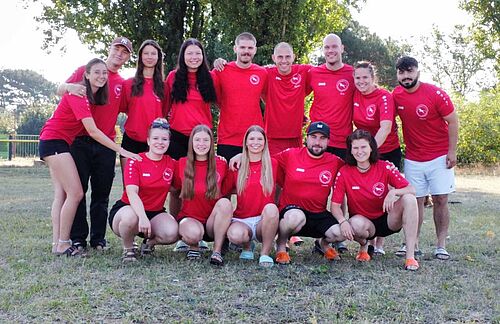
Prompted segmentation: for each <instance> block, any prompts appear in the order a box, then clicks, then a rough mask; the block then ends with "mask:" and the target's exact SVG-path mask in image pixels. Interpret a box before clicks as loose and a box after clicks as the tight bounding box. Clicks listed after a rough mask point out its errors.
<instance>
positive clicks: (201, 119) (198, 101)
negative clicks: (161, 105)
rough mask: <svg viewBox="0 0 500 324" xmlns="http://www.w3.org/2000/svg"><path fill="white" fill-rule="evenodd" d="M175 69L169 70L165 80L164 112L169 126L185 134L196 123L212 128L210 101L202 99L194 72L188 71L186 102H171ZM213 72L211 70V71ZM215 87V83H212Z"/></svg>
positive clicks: (188, 133) (187, 133)
mask: <svg viewBox="0 0 500 324" xmlns="http://www.w3.org/2000/svg"><path fill="white" fill-rule="evenodd" d="M175 73H176V70H173V71H170V73H169V74H168V76H167V79H166V80H165V98H166V100H165V106H166V108H165V112H166V114H167V116H169V122H170V127H172V129H173V130H176V131H178V132H180V133H182V134H184V135H186V136H189V135H191V131H192V130H193V128H194V127H195V126H197V125H200V124H203V125H206V126H208V127H210V128H212V113H211V112H210V103H207V102H205V101H203V97H202V96H201V93H200V91H199V90H198V87H197V85H196V72H188V84H189V88H188V93H187V100H186V102H173V101H172V98H171V93H172V88H173V84H174V80H175ZM211 73H213V72H211ZM214 87H215V85H214Z"/></svg>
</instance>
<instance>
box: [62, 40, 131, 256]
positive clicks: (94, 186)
mask: <svg viewBox="0 0 500 324" xmlns="http://www.w3.org/2000/svg"><path fill="white" fill-rule="evenodd" d="M130 53H132V43H131V42H130V40H129V39H127V38H125V37H117V38H115V39H114V40H113V42H112V43H111V45H110V47H109V52H108V57H107V59H106V67H107V68H108V90H109V96H108V102H107V103H106V104H104V105H99V106H96V105H91V106H90V109H91V112H92V118H94V121H95V124H96V126H97V128H99V129H100V130H102V132H103V133H104V134H106V136H108V137H109V138H110V139H111V140H113V141H114V140H115V136H116V133H115V125H116V119H117V118H118V113H119V111H120V101H121V94H122V84H123V81H124V80H123V78H122V77H121V76H120V74H119V73H118V71H119V70H120V69H121V67H122V66H123V64H125V63H126V62H127V61H128V60H129V58H130ZM84 73H85V66H81V67H79V68H78V69H76V71H75V72H73V74H72V75H71V76H70V77H69V78H68V79H67V80H66V83H62V84H61V85H60V86H59V88H58V91H57V93H58V95H60V96H63V95H64V94H65V93H66V92H68V93H71V94H72V95H75V96H80V97H82V96H83V95H84V94H85V91H86V89H85V86H84V85H82V83H81V81H82V79H83V75H84ZM70 151H71V156H72V157H73V159H74V160H75V164H76V168H77V169H78V175H79V176H80V182H81V183H82V188H83V193H84V195H83V198H82V200H81V201H80V204H79V205H78V208H77V210H76V214H75V219H74V221H73V226H72V227H71V235H70V237H71V241H72V243H73V245H74V246H75V247H77V248H79V249H81V250H85V249H86V248H87V237H88V236H89V224H88V222H87V201H86V199H85V194H86V193H87V190H88V187H89V181H90V186H91V196H90V199H91V200H90V209H89V214H90V246H91V247H93V248H95V249H98V250H103V249H105V248H106V245H107V242H106V238H105V236H106V222H107V219H108V203H109V194H110V192H111V187H112V185H113V179H114V176H115V163H116V152H115V151H113V150H110V149H109V148H107V147H106V146H104V145H102V144H100V143H99V142H96V141H95V140H94V139H92V137H90V136H89V134H88V133H87V132H86V131H85V130H83V131H82V132H81V133H80V134H78V135H77V137H76V138H75V140H74V141H73V144H71V146H70Z"/></svg>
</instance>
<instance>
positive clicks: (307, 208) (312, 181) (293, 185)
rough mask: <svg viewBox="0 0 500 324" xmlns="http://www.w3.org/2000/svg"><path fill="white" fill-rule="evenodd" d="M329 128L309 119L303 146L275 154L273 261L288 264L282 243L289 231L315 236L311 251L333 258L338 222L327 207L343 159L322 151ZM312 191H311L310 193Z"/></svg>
mask: <svg viewBox="0 0 500 324" xmlns="http://www.w3.org/2000/svg"><path fill="white" fill-rule="evenodd" d="M329 136H330V129H329V127H328V125H327V124H326V123H323V122H321V121H319V122H313V123H311V124H310V125H309V128H308V130H307V138H306V147H302V148H290V149H287V150H285V151H283V152H281V153H279V154H277V155H276V156H275V158H276V159H277V160H278V164H279V171H278V184H279V185H280V186H281V187H282V188H283V191H282V192H281V196H280V202H279V208H280V210H281V211H280V219H281V220H280V223H279V233H278V240H277V246H278V247H277V253H276V262H277V263H280V264H288V263H290V255H289V254H288V253H287V252H286V242H287V240H288V238H289V237H290V236H291V235H292V234H297V235H300V236H308V237H314V238H319V239H320V240H318V241H316V242H315V250H318V252H320V253H322V254H323V255H324V256H325V258H326V259H328V260H334V259H337V258H338V257H339V254H338V252H337V251H336V250H335V249H334V248H332V247H330V246H329V245H328V244H329V243H331V242H339V241H340V240H339V239H338V233H340V232H339V230H338V229H337V231H335V228H338V223H337V221H336V220H335V218H334V217H333V216H332V214H331V213H330V212H329V211H328V210H327V202H328V196H329V195H330V191H331V188H332V185H333V180H334V176H335V174H336V173H337V171H338V170H339V169H340V167H341V166H342V165H343V164H344V162H343V161H342V160H341V159H340V158H339V157H337V156H335V155H333V154H331V153H328V152H326V149H327V146H328V140H329ZM311 193H314V194H311Z"/></svg>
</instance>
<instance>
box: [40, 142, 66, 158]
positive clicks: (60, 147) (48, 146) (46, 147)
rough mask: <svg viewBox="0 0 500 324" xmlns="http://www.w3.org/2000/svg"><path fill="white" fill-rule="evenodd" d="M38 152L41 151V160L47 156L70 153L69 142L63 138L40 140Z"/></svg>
mask: <svg viewBox="0 0 500 324" xmlns="http://www.w3.org/2000/svg"><path fill="white" fill-rule="evenodd" d="M38 152H39V153H40V160H43V159H44V158H45V157H47V156H51V155H57V154H61V153H69V144H68V143H66V141H64V140H61V139H51V140H40V142H39V143H38Z"/></svg>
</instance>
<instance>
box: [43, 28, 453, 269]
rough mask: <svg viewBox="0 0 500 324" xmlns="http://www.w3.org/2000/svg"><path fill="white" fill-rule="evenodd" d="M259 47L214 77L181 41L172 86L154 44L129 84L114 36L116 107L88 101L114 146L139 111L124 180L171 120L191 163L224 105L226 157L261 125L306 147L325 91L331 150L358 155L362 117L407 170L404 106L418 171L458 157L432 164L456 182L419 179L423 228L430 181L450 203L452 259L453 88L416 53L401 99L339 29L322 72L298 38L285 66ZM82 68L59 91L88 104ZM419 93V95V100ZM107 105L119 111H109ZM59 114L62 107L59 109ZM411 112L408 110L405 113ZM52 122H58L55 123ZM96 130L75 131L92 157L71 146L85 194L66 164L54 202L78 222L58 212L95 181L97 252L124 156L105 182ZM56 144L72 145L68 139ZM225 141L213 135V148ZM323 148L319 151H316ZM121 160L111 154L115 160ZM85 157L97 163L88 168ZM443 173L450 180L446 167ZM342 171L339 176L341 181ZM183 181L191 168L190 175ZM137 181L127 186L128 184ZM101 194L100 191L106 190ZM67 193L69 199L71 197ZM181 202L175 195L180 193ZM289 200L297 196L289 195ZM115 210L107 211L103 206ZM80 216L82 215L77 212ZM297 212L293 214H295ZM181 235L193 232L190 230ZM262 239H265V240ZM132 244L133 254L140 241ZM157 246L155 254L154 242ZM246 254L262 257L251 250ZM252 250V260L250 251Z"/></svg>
mask: <svg viewBox="0 0 500 324" xmlns="http://www.w3.org/2000/svg"><path fill="white" fill-rule="evenodd" d="M256 45H257V42H256V40H255V37H253V35H251V34H249V33H242V34H240V35H239V36H238V37H237V38H236V41H235V47H234V51H235V53H236V61H235V62H231V63H228V64H227V65H226V66H225V67H224V71H219V70H214V71H212V72H210V71H209V70H208V64H207V61H206V56H205V53H204V49H203V46H202V45H201V44H200V43H199V42H198V41H196V40H192V39H190V40H187V41H186V42H184V44H183V45H182V46H181V50H180V54H179V60H178V67H177V69H176V70H174V71H172V72H171V73H170V74H169V75H168V77H167V80H166V81H165V82H163V75H162V69H161V66H162V62H161V58H162V53H161V48H160V47H159V46H157V44H156V42H154V41H145V42H144V43H143V44H142V45H141V48H140V50H139V57H138V69H137V73H136V76H135V77H134V78H133V79H130V80H127V81H124V80H123V79H121V78H120V77H119V75H118V74H117V71H118V69H119V68H120V67H121V66H122V65H123V64H124V63H125V62H126V61H127V60H128V58H129V57H130V54H131V52H132V45H131V43H130V41H129V40H128V39H126V38H123V37H119V38H117V39H115V40H114V41H113V43H112V45H111V47H110V52H109V57H108V59H107V61H106V62H105V67H106V69H105V70H107V71H106V72H107V73H109V75H110V76H113V77H114V78H110V79H109V87H108V88H109V89H110V91H109V92H110V94H111V96H110V100H109V101H107V102H106V106H99V105H96V104H95V103H90V104H87V110H88V111H92V114H91V116H93V117H94V118H95V119H96V123H95V124H96V125H97V128H98V129H107V130H109V131H108V132H107V133H106V137H107V138H108V139H109V140H110V141H112V140H113V139H114V127H113V130H111V128H110V127H109V126H110V125H108V124H110V123H111V122H110V121H112V123H113V126H114V123H115V122H116V117H117V114H118V112H120V111H122V112H126V113H127V114H128V119H127V122H126V125H125V134H124V141H123V144H122V145H123V147H122V148H121V149H117V147H115V146H114V145H111V144H109V143H108V144H109V146H108V147H112V148H113V149H115V151H121V152H120V154H121V155H122V156H123V157H130V158H131V161H129V162H126V160H125V159H123V161H122V168H123V170H122V172H123V178H124V182H125V180H126V177H127V172H128V171H127V170H128V169H130V166H129V165H128V164H127V163H130V162H132V164H134V163H133V162H134V161H141V160H143V159H144V157H143V156H141V155H137V153H141V152H146V151H147V152H150V151H151V147H149V148H148V145H147V141H148V132H151V130H148V129H149V127H150V125H151V123H152V122H153V121H154V120H155V118H158V117H165V116H167V117H168V118H169V121H170V124H171V126H172V129H170V130H169V135H168V137H169V141H170V142H171V143H170V145H169V147H168V148H167V150H168V151H167V154H169V155H170V156H172V157H174V158H175V159H181V158H182V157H184V156H186V155H187V159H189V154H190V145H191V144H190V141H191V140H190V138H189V136H188V135H189V134H191V131H192V130H193V129H194V128H196V125H199V124H202V125H203V124H204V125H206V127H208V129H209V130H210V128H211V114H210V104H211V103H214V102H216V103H217V104H218V106H219V108H220V121H219V126H218V143H217V153H218V154H219V155H221V156H223V157H225V158H226V160H229V159H230V158H232V157H233V156H235V155H236V154H238V153H241V152H242V151H244V150H243V149H244V147H245V144H243V145H242V143H244V142H242V140H243V138H244V134H245V132H246V131H247V130H248V128H249V127H250V126H252V125H260V126H261V127H263V129H265V132H266V133H267V134H268V135H269V150H270V151H271V154H272V155H274V154H276V153H278V152H281V151H283V150H284V149H286V148H290V147H300V146H301V145H302V144H301V130H302V125H303V124H302V123H303V120H304V99H305V97H306V96H307V95H308V94H309V93H310V92H313V93H314V101H313V105H312V107H311V111H310V118H311V120H312V121H313V122H318V121H324V122H325V124H324V125H325V126H327V127H328V129H329V134H328V137H327V139H329V140H327V141H326V142H327V150H328V152H332V153H334V154H335V155H337V156H339V157H340V158H341V159H346V156H347V154H349V153H350V152H349V151H348V149H347V147H348V144H347V143H346V138H347V137H348V136H349V135H350V134H351V132H352V124H353V122H354V125H355V126H356V127H357V128H363V129H366V130H368V131H369V132H370V133H371V135H372V136H373V137H374V139H375V143H376V145H377V150H379V149H380V151H381V153H382V154H383V155H384V158H385V159H388V160H391V161H393V162H394V164H395V165H398V164H399V162H400V160H401V151H400V149H399V143H398V140H397V133H396V129H395V122H394V117H395V112H396V111H397V112H398V114H399V115H400V116H401V118H402V121H403V132H404V134H405V141H408V143H407V158H410V157H412V158H413V159H414V160H411V161H410V163H411V162H416V164H417V167H416V168H417V171H415V173H417V172H418V169H419V168H420V170H422V169H423V171H425V172H428V171H429V168H428V167H427V165H426V164H425V165H423V167H422V163H423V162H428V161H433V160H434V159H437V158H441V159H442V156H443V154H444V156H445V157H444V160H445V161H447V162H446V163H447V164H445V165H444V167H443V165H442V163H440V161H436V162H435V163H434V164H433V167H432V168H433V169H439V170H443V169H444V170H443V172H444V171H445V170H448V171H447V173H446V174H447V179H449V180H450V181H451V182H450V181H448V183H447V184H446V185H441V184H442V181H441V176H440V175H438V176H437V177H428V175H426V174H418V173H417V174H416V175H415V178H416V180H414V181H416V182H417V183H419V187H417V189H418V190H417V197H418V201H419V204H418V210H419V216H420V217H419V225H421V222H422V219H423V209H422V208H423V206H421V205H423V198H421V197H423V196H420V195H421V194H423V195H424V196H425V194H426V192H427V190H428V188H427V187H428V186H429V182H430V190H431V194H433V195H434V196H436V197H435V200H437V201H438V204H436V205H435V213H434V219H435V222H436V229H437V232H438V243H437V249H436V253H435V254H436V256H437V257H441V258H446V257H449V254H448V253H447V251H446V250H445V242H444V238H443V235H444V237H446V233H447V227H448V222H449V215H448V213H447V207H446V204H445V203H444V204H442V203H441V200H443V201H445V200H446V197H447V194H448V193H449V192H451V191H453V171H452V170H451V168H452V167H453V165H454V164H455V163H456V153H455V152H456V140H457V136H456V133H457V129H458V120H457V118H456V113H455V111H454V108H453V105H452V104H451V101H450V100H449V98H448V96H447V95H446V94H445V93H444V92H443V91H442V90H440V89H437V88H433V86H430V85H427V84H425V83H422V82H420V81H419V80H418V77H419V75H418V63H417V62H416V61H415V60H414V59H412V58H409V57H404V58H402V59H401V60H400V61H399V62H398V66H397V70H398V80H399V82H400V84H401V87H398V88H396V89H395V91H394V95H395V98H392V97H391V94H390V93H389V92H387V91H385V90H383V89H380V88H378V87H377V86H376V84H375V73H374V69H373V66H371V64H369V63H367V62H362V63H360V64H358V65H356V66H355V67H354V68H352V67H350V66H349V65H347V64H344V63H343V62H342V52H343V45H342V43H341V40H340V38H339V37H338V36H337V35H333V34H331V35H328V36H326V37H325V39H324V41H323V53H324V56H325V60H326V63H325V64H323V65H321V66H318V67H312V66H309V65H295V64H293V60H294V56H293V50H292V47H291V46H290V45H289V44H287V43H279V44H278V45H277V46H276V47H275V50H274V54H273V61H274V62H275V63H276V66H275V67H272V68H262V67H259V66H257V65H255V64H253V63H252V59H253V56H254V55H255V53H256V50H257V46H256ZM82 71H83V69H82V68H80V69H79V70H77V72H75V74H73V76H72V77H71V78H70V79H68V80H67V83H65V84H63V85H61V86H60V89H59V90H60V91H59V92H60V93H65V96H67V97H70V96H72V97H74V98H79V97H81V96H83V97H84V98H80V100H85V94H87V96H88V87H85V86H83V85H77V84H75V83H74V82H75V81H77V80H78V77H79V76H80V78H81V77H82ZM115 76H116V77H115ZM353 84H354V85H355V86H353ZM424 88H425V89H428V90H421V91H419V89H424ZM416 93H417V94H418V95H416V96H415V95H414V94H416ZM261 97H262V98H263V99H264V101H265V103H266V109H265V114H264V119H263V117H262V114H261V109H260V98H261ZM111 99H113V100H111ZM393 99H395V103H396V107H397V109H395V105H394V101H393ZM405 100H406V101H405ZM421 101H422V103H421ZM61 103H62V101H61ZM400 103H401V104H400ZM104 107H107V108H109V109H101V108H104ZM58 110H59V107H58V109H57V110H56V113H57V111H58ZM400 110H404V112H402V111H400ZM404 113H408V114H413V115H415V114H416V117H415V116H413V115H411V116H408V117H405V114H404ZM55 115H56V114H55ZM55 115H54V116H55ZM97 116H106V118H102V120H100V119H99V118H98V117H97ZM71 117H72V118H73V119H74V120H76V121H79V120H80V119H81V120H82V121H83V120H84V118H83V117H82V115H77V114H74V116H71ZM417 121H418V126H417ZM48 124H50V121H49V122H48ZM322 125H323V124H322ZM85 128H87V127H85ZM424 128H425V129H431V130H432V131H430V132H427V133H426V134H425V136H424V137H425V139H424V138H421V137H422V136H420V135H421V134H420V132H421V131H420V130H421V129H424ZM405 129H406V131H405ZM87 131H88V133H84V132H82V134H75V135H80V136H78V138H77V140H78V141H76V140H75V143H73V145H71V146H72V147H73V146H75V144H76V143H77V142H81V143H82V146H84V149H83V151H84V154H83V155H85V157H86V159H85V158H82V156H83V155H77V154H74V153H73V149H72V150H71V151H72V156H73V158H74V161H75V162H76V166H77V167H78V173H79V175H80V179H81V184H82V185H83V187H80V188H77V190H75V191H78V192H77V193H76V194H74V193H71V195H68V191H69V189H67V188H65V184H63V182H64V181H61V180H59V181H56V180H57V171H58V170H57V169H58V166H55V167H54V168H52V167H51V174H52V175H53V179H54V183H55V184H57V186H55V188H56V199H55V201H54V204H53V207H54V206H55V207H56V208H53V219H58V217H55V216H54V215H59V219H61V218H64V219H65V220H64V222H63V223H65V224H66V223H68V220H69V223H71V221H70V220H71V218H70V217H68V216H66V215H67V214H68V211H67V210H65V212H64V215H65V216H64V217H63V216H62V215H63V214H62V213H61V212H60V211H58V208H59V209H61V207H57V206H59V205H61V206H64V205H65V202H64V201H63V203H61V198H59V199H57V196H58V194H57V192H58V191H61V192H63V193H64V195H65V196H66V199H67V198H68V197H70V196H71V199H74V200H79V199H80V198H81V197H82V192H84V190H85V191H86V189H87V186H88V182H89V178H90V182H91V186H92V195H91V199H92V202H91V210H90V213H91V221H92V225H91V226H92V228H91V241H90V244H91V246H93V247H96V248H104V247H105V246H106V241H105V239H104V232H105V229H103V228H102V219H104V220H106V215H105V217H104V218H103V217H102V211H103V210H106V211H107V204H108V200H109V189H110V188H111V182H110V181H109V178H111V181H112V175H113V174H114V161H113V165H112V167H113V168H111V163H109V164H107V165H106V166H102V167H101V171H99V172H103V171H102V170H106V171H104V173H105V175H106V176H105V177H101V176H100V175H99V174H100V173H99V172H98V171H97V169H98V167H97V166H96V165H99V164H101V162H102V161H101V160H102V158H100V157H99V158H97V157H96V155H95V154H97V153H96V152H97V151H99V149H101V147H100V145H101V144H100V143H102V142H103V140H99V137H98V136H97V135H96V134H95V132H91V131H90V130H87ZM79 132H80V131H79ZM43 133H44V131H42V136H41V139H42V140H45V139H51V140H52V139H53V138H49V137H46V136H45V138H43V137H44V136H43ZM201 133H203V132H201ZM210 134H211V130H210ZM445 135H446V136H445ZM407 136H408V138H407ZM56 137H57V136H56ZM73 137H75V136H73ZM80 137H81V139H80ZM444 137H446V138H444ZM308 138H309V136H308ZM56 139H59V140H60V139H61V138H56ZM73 139H74V138H68V139H66V140H64V139H63V141H65V142H66V144H68V146H69V144H72V142H73ZM94 139H95V140H96V141H97V142H95V141H94ZM316 140H319V139H316ZM266 143H267V141H266ZM429 143H431V145H429ZM433 143H435V144H433ZM443 143H445V144H443ZM213 144H214V143H213V135H212V138H211V145H213ZM104 145H106V144H104ZM41 146H42V145H41ZM444 146H446V149H447V150H445V149H444ZM314 147H315V146H314V145H313V149H314ZM96 148H98V149H96ZM372 150H373V148H372ZM408 150H410V151H412V152H413V154H412V153H411V152H410V153H409V154H408ZM418 150H422V151H425V152H426V154H422V153H421V152H419V151H418ZM58 153H59V152H57V151H56V152H49V153H48V154H46V155H44V156H43V157H42V158H45V160H46V161H47V163H48V164H49V167H50V165H51V163H50V162H49V160H51V159H52V158H51V156H56V155H59V154H58ZM63 153H66V152H63ZM107 153H108V155H109V156H111V155H112V154H109V152H107ZM351 153H352V152H351ZM282 154H284V153H282ZM287 154H288V153H287ZM285 155H286V154H284V155H282V156H285ZM195 156H196V155H195ZM47 157H48V158H47ZM110 159H111V158H108V160H110ZM193 159H195V157H192V160H191V161H194V160H193ZM422 159H424V160H422ZM427 159H430V160H427ZM77 160H78V161H77ZM80 161H86V162H85V163H83V164H82V166H81V167H80V166H79V164H80ZM217 161H218V160H217ZM179 163H180V161H179ZM219 163H220V162H219ZM406 164H408V162H406V163H405V165H406ZM127 168H128V169H127ZM53 169H54V170H53ZM188 169H189V168H188ZM330 172H331V171H330ZM436 172H437V173H440V172H441V171H436ZM188 173H189V172H187V171H185V172H184V174H188ZM335 173H336V172H331V175H330V177H331V179H332V181H333V179H334V176H335ZM179 174H183V173H182V172H180V173H179ZM195 174H196V173H195ZM278 178H279V176H278ZM59 179H61V178H59ZM106 179H107V182H106V183H105V184H102V183H100V180H102V181H104V180H106ZM212 180H213V179H212ZM410 182H412V183H413V180H412V179H410ZM208 183H209V182H208V179H207V184H208ZM238 183H239V181H238ZM58 186H59V187H62V189H58V188H57V187H58ZM125 186H126V187H127V185H126V182H125ZM426 186H427V187H426ZM82 188H83V189H82ZM445 189H446V190H445ZM285 190H286V187H285ZM94 192H95V193H96V195H94ZM179 194H180V198H181V200H182V203H181V206H182V207H180V206H179V204H177V205H176V203H175V201H176V198H174V199H171V206H170V208H169V209H170V211H171V213H172V214H174V215H173V216H174V217H177V218H182V213H178V210H179V209H180V210H181V211H182V208H184V205H185V198H186V197H193V196H190V195H188V196H186V192H184V191H182V190H181V192H180V193H179ZM308 194H310V193H308ZM405 194H407V193H405ZM59 196H60V197H61V196H63V194H61V195H59ZM172 196H174V197H175V194H174V195H171V197H172ZM284 196H285V197H286V195H284ZM94 198H95V200H94ZM56 201H57V203H56ZM94 201H95V204H94ZM172 201H173V203H172ZM421 202H422V203H421ZM104 206H105V208H102V207H104ZM436 206H437V207H438V208H436ZM299 207H300V206H299ZM299 209H300V208H299ZM98 210H99V211H100V212H99V213H98ZM69 211H71V208H70V209H69ZM292 211H293V210H290V211H288V210H287V211H286V212H292ZM282 212H283V211H282ZM286 212H285V213H286ZM309 212H314V210H309ZM285 213H283V214H285ZM292 214H293V213H292ZM94 215H95V216H94ZM98 215H100V216H98ZM188 218H190V217H188ZM75 219H77V220H75V222H74V223H73V230H72V234H71V239H72V240H73V243H74V246H75V247H79V245H80V246H82V247H84V246H85V245H86V236H87V235H88V226H87V223H86V212H85V201H84V200H82V201H81V202H80V207H79V208H78V213H77V216H76V218H75ZM97 219H99V221H98V220H97ZM94 220H95V223H96V227H95V231H94V230H93V228H94V226H93V225H94ZM55 223H56V222H54V224H55ZM181 224H182V221H181V223H180V225H181ZM280 224H281V222H280ZM280 226H281V225H280ZM233 227H234V228H235V230H234V231H230V232H229V235H232V233H233V232H234V233H238V230H237V229H238V225H237V224H235V225H234V226H233ZM190 228H191V227H190ZM419 228H420V226H419ZM60 232H61V231H60V230H59V229H58V230H54V235H53V236H54V243H56V245H55V251H56V252H61V250H63V248H66V247H68V245H67V244H66V243H67V242H66V241H68V237H67V236H66V235H65V231H62V232H63V233H62V234H63V235H61V234H60ZM115 232H116V231H115ZM179 232H182V231H181V230H179ZM280 232H281V228H280ZM239 233H241V231H240V232H239ZM190 234H193V233H190ZM214 235H215V234H214ZM261 235H263V234H262V233H261ZM184 236H186V239H187V243H188V245H189V246H190V250H192V251H196V247H195V246H194V241H193V236H196V237H198V238H200V237H199V235H194V234H193V235H192V236H191V237H190V236H189V235H188V234H186V235H181V237H182V238H183V239H184ZM212 238H214V237H212ZM325 238H326V237H325ZM349 238H351V236H349ZM200 239H201V238H200ZM59 240H60V241H62V242H61V246H59ZM325 241H326V240H325ZM149 243H151V242H149ZM153 243H154V241H153ZM216 243H217V242H216ZM278 243H279V244H278V247H279V249H281V250H282V247H280V244H281V243H282V242H281V241H278ZM144 244H146V245H147V244H148V241H147V240H146V241H145V242H144ZM412 244H413V243H412ZM127 248H130V246H128V247H127ZM246 248H248V246H246ZM145 249H146V250H147V247H146V248H145ZM318 249H319V250H321V251H323V253H326V252H328V251H331V250H330V249H329V248H328V247H327V246H326V244H325V243H324V242H323V241H322V240H320V241H319V242H318ZM77 250H78V249H72V250H71V251H70V254H75V253H77V252H75V251H77ZM217 250H219V248H218V247H217V248H214V251H215V252H220V251H217ZM245 251H247V252H248V251H250V250H249V249H245ZM279 251H280V250H279ZM280 252H282V251H280ZM407 253H408V254H411V249H409V248H408V250H407ZM191 254H193V253H191ZM327 254H329V252H328V253H327ZM330 254H331V253H330ZM194 255H196V253H194ZM247 255H249V254H248V253H247ZM221 260H222V258H221Z"/></svg>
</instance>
